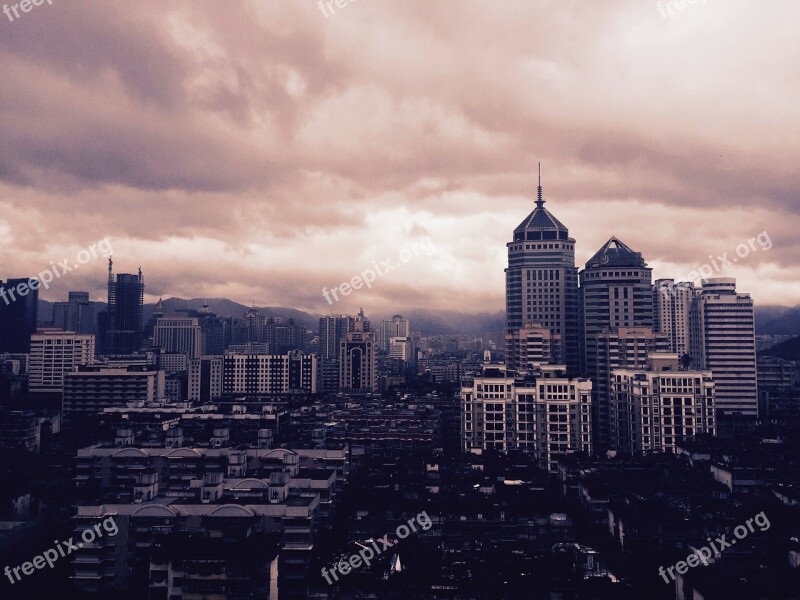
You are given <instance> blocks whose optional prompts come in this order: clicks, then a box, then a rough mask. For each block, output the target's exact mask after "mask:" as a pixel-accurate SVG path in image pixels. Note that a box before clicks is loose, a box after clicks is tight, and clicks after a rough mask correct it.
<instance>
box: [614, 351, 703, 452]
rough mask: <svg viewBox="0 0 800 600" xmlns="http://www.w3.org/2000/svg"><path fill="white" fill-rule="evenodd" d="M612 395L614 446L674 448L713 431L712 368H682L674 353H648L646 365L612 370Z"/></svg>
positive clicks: (652, 449)
mask: <svg viewBox="0 0 800 600" xmlns="http://www.w3.org/2000/svg"><path fill="white" fill-rule="evenodd" d="M611 379H612V384H611V387H612V391H611V393H612V398H613V404H614V406H615V407H616V409H617V411H618V412H620V413H623V412H624V413H625V415H626V417H625V418H624V419H622V418H621V419H618V420H617V425H618V430H617V432H616V435H615V437H616V438H617V439H618V440H619V445H618V447H619V448H621V449H624V450H630V451H632V452H638V453H642V454H644V453H647V452H675V447H676V445H677V444H679V443H680V442H681V441H683V440H684V439H687V438H692V437H694V436H696V435H698V434H711V435H715V434H716V431H717V428H716V415H715V412H714V379H713V377H712V374H711V371H683V370H681V369H680V364H679V357H678V355H677V354H673V353H665V354H654V355H651V357H650V360H649V361H648V366H647V368H646V369H615V370H614V371H613V372H612V375H611Z"/></svg>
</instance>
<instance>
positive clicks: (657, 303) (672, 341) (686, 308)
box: [653, 279, 696, 356]
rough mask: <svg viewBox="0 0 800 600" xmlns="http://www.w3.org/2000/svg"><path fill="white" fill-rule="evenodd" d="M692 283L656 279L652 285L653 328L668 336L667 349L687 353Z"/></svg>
mask: <svg viewBox="0 0 800 600" xmlns="http://www.w3.org/2000/svg"><path fill="white" fill-rule="evenodd" d="M695 294H696V292H695V288H694V284H693V283H691V282H688V281H681V282H678V283H675V280H674V279H658V280H656V283H655V285H654V286H653V330H654V331H657V332H660V333H666V334H667V335H668V336H669V346H670V347H669V351H670V352H674V353H676V354H678V356H684V355H686V354H689V316H690V314H691V311H692V301H693V300H694V297H695Z"/></svg>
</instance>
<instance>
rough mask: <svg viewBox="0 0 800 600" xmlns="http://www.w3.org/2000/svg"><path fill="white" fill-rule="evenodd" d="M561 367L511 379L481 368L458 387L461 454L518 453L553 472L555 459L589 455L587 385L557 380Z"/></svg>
mask: <svg viewBox="0 0 800 600" xmlns="http://www.w3.org/2000/svg"><path fill="white" fill-rule="evenodd" d="M563 369H564V366H563V365H544V366H542V367H541V369H539V370H537V371H530V372H527V373H517V372H516V371H514V370H512V369H508V368H506V366H505V365H495V364H492V365H488V364H487V365H484V366H483V368H482V369H481V370H480V371H479V372H478V373H476V374H475V375H473V376H470V377H466V378H464V380H463V382H462V386H461V405H462V411H461V433H462V443H463V449H464V451H467V452H469V451H470V450H474V449H480V450H495V451H499V452H508V451H511V450H522V451H525V452H529V453H531V454H532V455H534V456H535V457H536V459H537V462H538V464H539V466H540V467H541V468H543V469H547V470H548V471H551V472H553V471H555V470H556V468H557V466H556V465H557V463H556V462H555V460H556V455H558V454H566V453H568V452H588V453H591V451H592V422H591V404H592V382H591V381H589V380H588V379H583V378H580V379H571V378H568V377H565V376H564V375H563V372H561V371H563Z"/></svg>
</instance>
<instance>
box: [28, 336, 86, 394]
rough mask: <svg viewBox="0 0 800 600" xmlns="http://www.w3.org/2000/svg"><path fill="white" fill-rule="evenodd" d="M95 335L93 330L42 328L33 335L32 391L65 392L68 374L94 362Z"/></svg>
mask: <svg viewBox="0 0 800 600" xmlns="http://www.w3.org/2000/svg"><path fill="white" fill-rule="evenodd" d="M94 354H95V338H94V335H92V334H89V333H74V332H72V331H63V330H61V329H53V328H44V329H39V330H38V331H37V332H36V333H34V334H33V335H32V336H31V352H30V359H29V362H28V386H29V389H30V391H32V392H61V391H62V390H63V389H64V375H65V373H69V372H71V371H73V370H74V369H75V368H76V367H79V366H81V365H92V364H94Z"/></svg>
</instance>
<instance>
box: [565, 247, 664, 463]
mask: <svg viewBox="0 0 800 600" xmlns="http://www.w3.org/2000/svg"><path fill="white" fill-rule="evenodd" d="M580 282H581V287H580V298H581V315H582V321H583V341H582V345H581V356H582V363H583V370H584V373H586V374H588V375H589V376H590V377H591V378H592V381H593V383H594V386H593V388H592V390H593V394H594V401H593V402H592V406H593V410H594V416H595V423H594V425H595V426H594V433H595V436H596V438H595V442H596V447H597V449H599V450H603V449H606V448H608V447H609V443H610V424H609V413H610V410H611V408H610V398H609V387H608V375H609V369H608V366H609V365H608V361H606V360H604V358H603V357H602V356H601V355H600V353H599V345H600V336H602V335H603V334H607V333H609V332H614V331H618V330H619V329H620V328H623V327H648V328H650V329H652V327H653V289H652V269H650V268H649V267H648V266H647V263H645V261H644V258H642V255H641V253H639V252H634V251H633V250H631V248H630V247H628V246H627V245H625V244H623V243H622V242H621V241H620V240H618V239H617V238H615V237H612V238H611V239H610V240H608V241H607V242H606V243H605V244H603V246H602V247H601V248H600V249H599V250H598V251H597V252H596V253H595V255H594V256H592V258H590V259H589V261H588V262H587V263H586V268H585V269H584V270H583V271H581V273H580ZM631 367H632V366H631ZM632 368H635V367H632Z"/></svg>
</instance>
